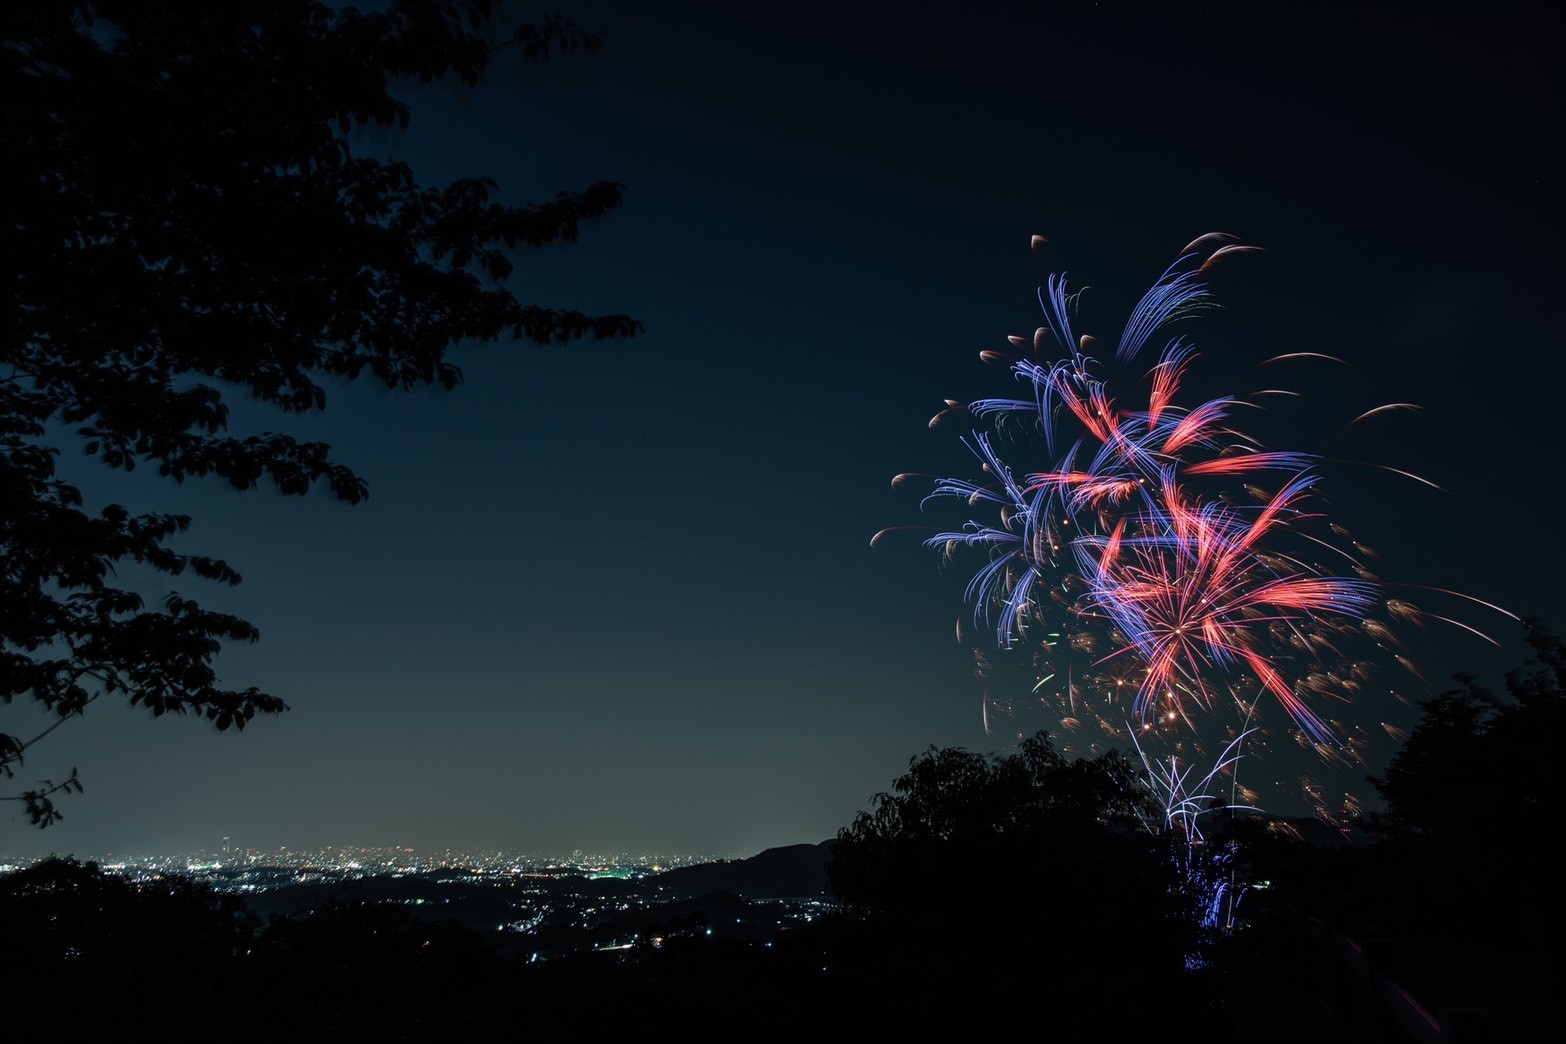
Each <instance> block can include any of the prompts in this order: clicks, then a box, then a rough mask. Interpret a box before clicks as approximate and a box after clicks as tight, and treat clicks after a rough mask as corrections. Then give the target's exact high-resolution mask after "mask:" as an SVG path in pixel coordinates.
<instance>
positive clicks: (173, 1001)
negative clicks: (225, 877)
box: [0, 859, 260, 1040]
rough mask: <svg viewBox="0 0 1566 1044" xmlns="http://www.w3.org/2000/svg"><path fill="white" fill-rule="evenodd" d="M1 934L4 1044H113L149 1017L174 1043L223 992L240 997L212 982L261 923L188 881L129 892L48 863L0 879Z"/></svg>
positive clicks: (79, 868) (109, 878) (231, 900)
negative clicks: (106, 1038) (89, 1040)
mask: <svg viewBox="0 0 1566 1044" xmlns="http://www.w3.org/2000/svg"><path fill="white" fill-rule="evenodd" d="M0 924H3V925H4V926H5V932H4V935H5V943H4V945H3V946H0V959H3V960H4V981H5V987H6V991H7V994H8V995H9V996H11V997H14V998H15V999H16V1000H17V1002H18V1003H16V1004H10V1005H7V1009H6V1022H7V1035H8V1036H10V1035H12V1034H14V1035H15V1038H16V1039H37V1040H42V1039H46V1037H45V1036H44V1035H43V1031H47V1032H48V1033H49V1034H50V1035H51V1036H55V1037H58V1038H61V1039H66V1038H69V1039H82V1038H83V1037H91V1036H97V1035H115V1036H118V1035H120V1034H122V1033H126V1032H127V1031H128V1030H133V1027H132V1026H127V1023H129V1022H132V1021H133V1020H132V1016H135V1015H140V1014H143V1013H147V1012H151V1011H154V1010H156V1011H158V1012H159V1013H160V1015H161V1028H162V1031H163V1032H164V1034H165V1037H164V1039H181V1038H182V1037H183V1036H185V1034H188V1033H193V1032H194V1031H195V1030H196V1029H197V1027H198V1023H197V1022H196V1021H195V1018H194V1017H195V1016H198V1015H199V1014H200V1013H202V1012H206V1013H208V1014H213V1013H215V1011H216V1010H220V1009H221V1007H222V1006H224V1005H226V1004H228V1003H230V999H229V998H224V997H222V995H221V990H222V989H223V987H224V986H225V985H227V986H229V987H230V988H237V987H240V986H241V985H242V984H241V983H240V982H238V981H236V982H233V983H228V984H225V983H223V982H222V981H221V979H220V978H218V977H217V976H215V975H214V972H215V971H216V970H217V969H220V968H224V969H227V968H231V966H232V964H233V962H234V961H235V959H236V957H237V956H239V955H241V954H243V953H244V951H245V949H246V948H247V947H248V946H249V945H250V942H251V939H252V937H253V934H254V933H255V931H256V930H257V929H258V928H259V927H260V919H259V918H257V917H256V916H255V915H254V914H252V913H251V912H250V911H249V910H248V909H247V908H246V907H245V904H244V902H243V901H242V900H241V899H239V898H238V897H237V896H233V895H223V894H220V893H217V892H214V891H212V890H211V889H210V888H207V887H206V886H205V885H200V884H196V883H194V882H192V881H190V880H189V879H187V878H183V877H177V876H169V877H159V878H156V879H154V880H150V881H147V882H145V883H143V884H141V885H137V884H134V883H132V882H130V881H128V880H126V879H125V878H123V877H120V876H118V875H115V874H110V873H105V872H104V871H103V870H101V869H100V868H99V867H98V866H97V865H96V864H94V863H87V864H85V865H84V864H81V863H76V862H73V861H68V860H60V859H49V860H45V861H44V862H41V863H38V864H36V865H34V866H32V867H29V868H27V869H25V870H21V871H18V872H16V873H13V874H10V875H8V876H6V877H4V878H0ZM182 1027H183V1029H184V1033H182V1032H181V1028H182ZM29 1029H32V1030H34V1031H35V1033H30V1032H29ZM73 1030H74V1031H75V1032H74V1033H72V1032H70V1031H73ZM77 1034H79V1036H78V1035H77ZM131 1036H132V1037H133V1038H134V1037H139V1034H136V1033H134V1032H131Z"/></svg>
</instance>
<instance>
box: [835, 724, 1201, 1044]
mask: <svg viewBox="0 0 1566 1044" xmlns="http://www.w3.org/2000/svg"><path fill="white" fill-rule="evenodd" d="M872 804H873V807H872V809H871V810H869V811H866V812H861V813H859V815H858V816H857V817H856V818H855V820H854V822H853V823H852V824H851V825H850V826H848V827H845V828H844V829H842V830H841V831H839V832H838V838H837V844H836V847H835V848H834V850H833V856H832V862H831V864H830V866H829V868H828V875H829V879H830V881H831V885H832V889H833V891H834V892H835V893H836V894H837V895H838V897H839V898H840V899H842V900H844V901H845V902H847V903H849V904H850V905H851V906H852V907H853V908H855V909H856V910H858V911H860V912H862V913H863V914H864V916H865V923H866V926H867V928H868V929H869V930H870V931H871V932H873V933H874V938H875V941H874V943H873V944H872V945H870V946H868V947H866V950H865V957H864V960H863V967H862V968H861V970H860V972H859V974H861V975H863V976H864V977H866V978H867V979H869V980H871V981H872V982H873V983H874V985H873V986H871V987H869V988H870V989H875V990H880V989H885V990H886V991H888V993H895V992H897V991H901V992H902V993H904V994H906V995H913V996H918V997H919V998H920V999H921V1006H920V1007H919V1008H918V1009H917V1011H910V1012H907V1013H905V1015H906V1016H907V1017H908V1018H911V1019H919V1018H924V1017H926V1016H927V1015H932V1014H933V1013H934V1012H936V1011H938V1010H946V1011H949V1012H957V1011H962V1010H964V1009H965V1008H966V1007H968V1006H971V1005H972V1004H973V1003H974V1002H975V1001H976V999H977V998H980V997H985V996H994V997H1006V996H1008V995H1013V996H1017V997H1027V998H1028V999H1029V1002H1030V1004H1034V1005H1039V1006H1043V1007H1046V1008H1047V1009H1048V1011H1049V1016H1048V1020H1047V1022H1048V1024H1049V1026H1050V1028H1051V1029H1052V1030H1054V1031H1056V1032H1058V1033H1061V1034H1063V1035H1064V1034H1069V1033H1076V1032H1080V1033H1083V1034H1086V1033H1092V1034H1094V1035H1096V1036H1108V1037H1111V1038H1115V1039H1140V1037H1139V1035H1140V1034H1142V1033H1147V1034H1150V1035H1151V1034H1157V1035H1160V1036H1170V1035H1173V1036H1177V1037H1179V1036H1183V1035H1185V1034H1186V1033H1188V1032H1192V1033H1198V1034H1200V1033H1205V1032H1207V1031H1208V1030H1209V1029H1210V1022H1209V1021H1208V1019H1207V1018H1206V1017H1205V1016H1206V1015H1210V1014H1211V1011H1210V1009H1209V1008H1208V1007H1207V1003H1208V1000H1209V999H1210V998H1209V996H1208V995H1207V994H1205V993H1204V992H1203V990H1201V989H1199V988H1196V987H1195V986H1194V984H1193V982H1192V981H1191V978H1190V976H1189V975H1188V974H1187V972H1186V958H1187V956H1188V955H1189V954H1191V953H1192V952H1193V951H1194V949H1195V948H1196V946H1197V942H1198V922H1199V915H1198V913H1197V911H1196V909H1195V904H1194V903H1193V902H1192V896H1190V895H1189V894H1188V892H1187V890H1186V887H1185V881H1184V879H1183V876H1182V874H1181V872H1180V870H1179V866H1178V862H1177V860H1176V859H1175V858H1174V852H1173V850H1172V845H1173V844H1174V843H1175V838H1174V837H1173V835H1172V834H1170V833H1169V832H1166V831H1162V830H1160V829H1158V827H1159V826H1161V824H1162V818H1163V816H1162V809H1161V808H1159V807H1158V806H1157V805H1156V803H1155V802H1153V801H1152V799H1151V796H1150V794H1149V792H1148V791H1147V790H1146V788H1145V787H1144V786H1143V785H1142V784H1141V783H1140V782H1139V781H1138V780H1137V778H1136V773H1135V771H1134V768H1133V766H1132V765H1131V763H1130V762H1129V761H1127V760H1126V759H1125V758H1124V757H1122V756H1121V755H1119V754H1118V753H1114V752H1111V753H1108V754H1105V755H1103V756H1101V757H1098V758H1093V759H1078V760H1075V761H1069V760H1067V759H1066V758H1064V757H1063V756H1062V755H1061V754H1060V753H1059V752H1057V751H1056V750H1055V748H1054V746H1053V745H1052V744H1051V742H1050V740H1049V737H1048V734H1047V733H1043V732H1041V733H1039V734H1038V735H1036V736H1034V737H1032V738H1031V739H1028V740H1026V741H1024V742H1023V743H1022V744H1021V745H1020V746H1019V748H1018V749H1017V750H1016V751H1015V752H1014V753H1012V754H1010V755H1008V756H1005V757H985V756H983V755H980V754H974V753H970V752H968V751H964V750H961V749H957V748H947V749H936V748H935V747H931V748H930V749H929V750H927V751H926V752H925V753H924V754H921V755H919V756H917V757H915V758H914V759H912V761H911V762H910V763H909V768H908V772H907V773H906V774H904V775H903V776H902V777H900V778H899V779H898V780H897V781H896V782H895V783H894V784H893V788H892V792H890V793H882V794H877V795H875V797H874V798H873V799H872ZM1011 991H1017V992H1015V993H1014V994H1013V993H1012V992H1011ZM1127 997H1135V1002H1134V1004H1132V1005H1130V1006H1128V1005H1127V1004H1126V998H1127ZM1029 1010H1030V1011H1037V1010H1040V1009H1039V1008H1030V1009H1029Z"/></svg>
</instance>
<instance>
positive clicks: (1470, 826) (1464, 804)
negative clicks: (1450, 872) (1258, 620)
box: [1371, 624, 1566, 846]
mask: <svg viewBox="0 0 1566 1044" xmlns="http://www.w3.org/2000/svg"><path fill="white" fill-rule="evenodd" d="M1527 634H1528V641H1529V644H1530V645H1532V647H1533V650H1534V658H1533V659H1531V660H1530V661H1529V662H1528V663H1527V664H1525V665H1523V666H1522V667H1519V668H1517V669H1515V670H1513V671H1510V672H1508V674H1507V676H1506V693H1505V695H1502V696H1498V695H1496V694H1495V693H1493V692H1491V691H1490V690H1489V689H1487V688H1485V687H1484V686H1483V685H1481V684H1479V682H1478V681H1477V680H1476V679H1474V678H1473V677H1471V676H1468V675H1459V676H1458V679H1457V680H1458V681H1459V682H1460V683H1461V687H1460V688H1456V689H1451V690H1449V691H1447V692H1443V693H1442V694H1440V695H1439V696H1436V697H1433V698H1431V699H1428V700H1422V701H1421V702H1420V706H1421V707H1422V708H1423V709H1424V717H1423V719H1422V720H1421V721H1420V723H1419V724H1418V726H1417V727H1416V728H1415V729H1414V731H1413V732H1412V733H1410V734H1409V737H1408V741H1407V742H1406V743H1404V744H1403V747H1402V749H1401V750H1399V751H1398V753H1397V756H1396V757H1394V758H1393V759H1392V762H1391V763H1390V764H1389V765H1388V766H1387V769H1386V772H1385V774H1384V775H1382V776H1381V777H1380V778H1372V780H1371V782H1372V783H1373V784H1374V785H1375V787H1376V790H1377V791H1379V792H1380V794H1381V797H1382V798H1383V799H1384V800H1385V801H1386V811H1385V813H1384V814H1382V815H1381V816H1378V817H1377V818H1376V819H1375V820H1374V822H1373V825H1374V827H1375V829H1376V830H1377V831H1378V832H1380V833H1382V834H1383V835H1385V836H1387V837H1392V838H1404V839H1414V838H1428V839H1435V840H1444V841H1446V842H1447V843H1450V844H1453V845H1463V846H1466V845H1467V844H1468V843H1469V842H1470V841H1471V840H1472V839H1474V838H1476V837H1483V836H1485V835H1489V834H1492V833H1501V834H1503V835H1507V836H1526V835H1530V834H1534V833H1536V832H1537V831H1538V830H1540V829H1541V828H1544V827H1547V826H1552V825H1553V824H1556V823H1558V822H1559V819H1558V817H1559V803H1558V799H1557V798H1556V794H1555V787H1554V784H1555V783H1556V781H1557V778H1558V775H1557V771H1556V766H1555V760H1556V757H1557V754H1558V744H1559V740H1560V737H1561V726H1562V724H1563V723H1566V718H1563V714H1562V712H1563V710H1566V647H1563V646H1562V644H1561V641H1560V639H1558V638H1556V637H1554V636H1553V635H1551V634H1549V633H1547V632H1546V631H1544V630H1542V629H1541V628H1540V627H1539V626H1538V625H1537V624H1530V626H1529V627H1528V632H1527Z"/></svg>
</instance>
